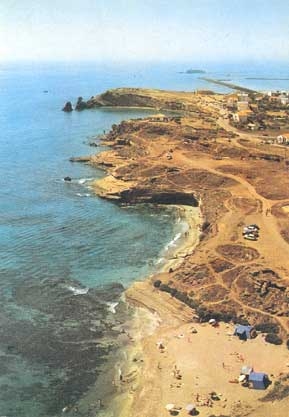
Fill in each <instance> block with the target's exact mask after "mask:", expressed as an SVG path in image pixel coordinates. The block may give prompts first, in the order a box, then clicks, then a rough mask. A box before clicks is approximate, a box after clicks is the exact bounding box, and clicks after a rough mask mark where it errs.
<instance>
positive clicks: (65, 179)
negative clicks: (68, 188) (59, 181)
mask: <svg viewBox="0 0 289 417" xmlns="http://www.w3.org/2000/svg"><path fill="white" fill-rule="evenodd" d="M63 179H64V181H67V182H70V181H71V177H64V178H63Z"/></svg>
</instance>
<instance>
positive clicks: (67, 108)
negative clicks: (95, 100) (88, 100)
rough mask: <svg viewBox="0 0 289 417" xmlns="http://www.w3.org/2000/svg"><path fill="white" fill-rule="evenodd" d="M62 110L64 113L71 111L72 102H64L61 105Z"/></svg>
mask: <svg viewBox="0 0 289 417" xmlns="http://www.w3.org/2000/svg"><path fill="white" fill-rule="evenodd" d="M62 111H65V112H66V113H70V112H71V111H73V108H72V104H71V102H70V101H67V102H66V103H65V106H64V107H63V109H62Z"/></svg>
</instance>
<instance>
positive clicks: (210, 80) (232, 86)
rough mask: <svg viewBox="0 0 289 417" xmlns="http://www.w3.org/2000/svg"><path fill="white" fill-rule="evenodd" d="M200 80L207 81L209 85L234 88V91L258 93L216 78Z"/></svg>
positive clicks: (201, 78) (202, 78)
mask: <svg viewBox="0 0 289 417" xmlns="http://www.w3.org/2000/svg"><path fill="white" fill-rule="evenodd" d="M200 80H204V81H207V82H208V83H212V84H217V85H222V86H224V87H228V88H232V90H238V91H243V92H244V93H257V91H255V90H252V89H250V88H246V87H241V86H240V85H236V84H232V83H229V82H227V81H220V80H217V79H214V78H207V77H200Z"/></svg>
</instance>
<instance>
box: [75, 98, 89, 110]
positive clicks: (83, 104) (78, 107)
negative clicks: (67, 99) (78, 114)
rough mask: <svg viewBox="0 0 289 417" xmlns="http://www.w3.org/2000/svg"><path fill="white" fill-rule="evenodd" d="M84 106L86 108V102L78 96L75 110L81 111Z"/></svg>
mask: <svg viewBox="0 0 289 417" xmlns="http://www.w3.org/2000/svg"><path fill="white" fill-rule="evenodd" d="M86 108H87V105H86V102H85V101H83V98H82V97H78V99H77V103H76V106H75V110H78V111H81V110H84V109H86Z"/></svg>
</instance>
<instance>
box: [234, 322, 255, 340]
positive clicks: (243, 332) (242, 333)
mask: <svg viewBox="0 0 289 417" xmlns="http://www.w3.org/2000/svg"><path fill="white" fill-rule="evenodd" d="M254 333H255V330H254V328H253V326H243V325H242V324H238V325H237V326H236V327H235V331H234V336H238V337H239V339H240V340H247V339H252V338H253V337H254V336H255V335H254Z"/></svg>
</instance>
